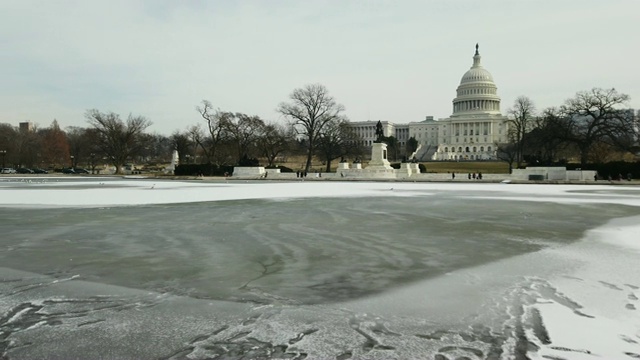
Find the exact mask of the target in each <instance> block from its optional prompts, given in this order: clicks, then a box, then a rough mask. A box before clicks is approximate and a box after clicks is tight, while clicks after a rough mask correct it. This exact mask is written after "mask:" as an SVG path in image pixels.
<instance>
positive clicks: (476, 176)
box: [451, 172, 482, 180]
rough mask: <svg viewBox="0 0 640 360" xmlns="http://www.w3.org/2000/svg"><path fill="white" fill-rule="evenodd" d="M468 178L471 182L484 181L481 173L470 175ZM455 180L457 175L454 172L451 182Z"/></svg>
mask: <svg viewBox="0 0 640 360" xmlns="http://www.w3.org/2000/svg"><path fill="white" fill-rule="evenodd" d="M467 178H468V179H469V180H471V179H473V180H482V173H481V172H478V173H477V174H476V173H469V174H467ZM455 179H456V173H455V172H452V173H451V180H455Z"/></svg>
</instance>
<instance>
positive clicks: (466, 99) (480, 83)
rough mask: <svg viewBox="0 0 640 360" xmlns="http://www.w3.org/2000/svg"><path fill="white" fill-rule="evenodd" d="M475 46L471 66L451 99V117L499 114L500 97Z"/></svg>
mask: <svg viewBox="0 0 640 360" xmlns="http://www.w3.org/2000/svg"><path fill="white" fill-rule="evenodd" d="M480 60H481V57H480V53H479V52H478V44H476V53H475V55H474V56H473V66H471V68H470V69H469V70H468V71H467V72H466V73H464V75H462V79H461V80H460V85H459V86H458V89H457V90H456V93H457V94H456V95H457V96H456V98H455V99H453V115H452V116H458V115H463V114H464V115H467V114H500V97H499V96H498V95H497V89H498V88H497V87H496V84H495V83H494V82H493V76H491V73H490V72H489V71H487V69H485V68H483V67H482V65H481V63H480Z"/></svg>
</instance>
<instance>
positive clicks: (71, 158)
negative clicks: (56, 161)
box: [71, 155, 74, 169]
mask: <svg viewBox="0 0 640 360" xmlns="http://www.w3.org/2000/svg"><path fill="white" fill-rule="evenodd" d="M73 157H74V156H73V155H71V168H72V169H73Z"/></svg>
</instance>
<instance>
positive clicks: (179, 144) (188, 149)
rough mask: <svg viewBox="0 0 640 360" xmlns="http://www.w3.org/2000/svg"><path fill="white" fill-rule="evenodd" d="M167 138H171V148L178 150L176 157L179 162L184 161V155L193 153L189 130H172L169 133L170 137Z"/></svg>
mask: <svg viewBox="0 0 640 360" xmlns="http://www.w3.org/2000/svg"><path fill="white" fill-rule="evenodd" d="M169 139H170V140H171V145H172V147H173V150H176V151H178V158H179V161H180V163H183V162H184V161H185V156H186V155H189V156H193V155H194V154H192V145H193V142H192V138H191V137H190V135H189V131H187V132H180V131H177V130H176V131H174V132H173V134H171V137H170V138H169Z"/></svg>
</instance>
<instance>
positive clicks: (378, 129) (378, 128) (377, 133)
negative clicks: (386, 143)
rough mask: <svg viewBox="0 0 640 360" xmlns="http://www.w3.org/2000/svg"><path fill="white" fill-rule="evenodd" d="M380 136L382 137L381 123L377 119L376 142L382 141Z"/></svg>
mask: <svg viewBox="0 0 640 360" xmlns="http://www.w3.org/2000/svg"><path fill="white" fill-rule="evenodd" d="M382 138H384V131H383V130H382V123H381V122H380V120H378V123H377V124H376V142H378V143H380V142H382Z"/></svg>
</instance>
